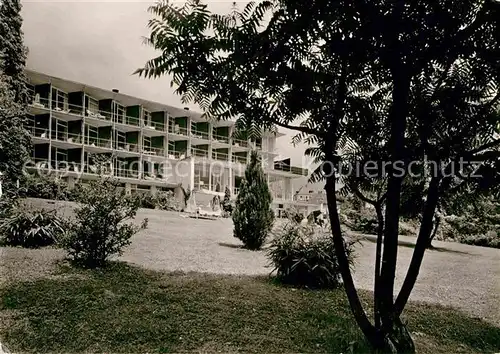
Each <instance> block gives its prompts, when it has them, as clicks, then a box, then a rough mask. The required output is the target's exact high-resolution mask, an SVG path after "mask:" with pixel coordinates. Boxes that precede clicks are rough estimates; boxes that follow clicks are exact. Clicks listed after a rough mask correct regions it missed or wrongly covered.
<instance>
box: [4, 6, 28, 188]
mask: <svg viewBox="0 0 500 354" xmlns="http://www.w3.org/2000/svg"><path fill="white" fill-rule="evenodd" d="M22 22H23V21H22V18H21V4H20V1H19V0H3V1H2V2H0V132H1V133H0V169H1V170H2V172H3V174H4V175H3V180H4V182H5V184H6V186H5V189H6V191H9V190H13V189H12V188H9V185H11V184H13V183H15V182H16V181H17V180H19V179H22V168H23V165H24V162H25V161H27V159H28V158H29V148H30V138H29V134H28V133H27V131H26V130H25V129H24V122H25V119H26V104H27V103H28V90H27V86H26V83H27V80H26V75H25V72H24V69H25V64H26V53H27V50H26V48H25V47H24V44H23V33H22V30H21V26H22Z"/></svg>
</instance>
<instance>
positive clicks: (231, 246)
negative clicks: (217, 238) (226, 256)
mask: <svg viewBox="0 0 500 354" xmlns="http://www.w3.org/2000/svg"><path fill="white" fill-rule="evenodd" d="M218 245H219V246H222V247H227V248H234V249H245V248H244V247H243V245H238V244H236V243H227V242H218Z"/></svg>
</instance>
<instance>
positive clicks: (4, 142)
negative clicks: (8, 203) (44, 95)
mask: <svg viewBox="0 0 500 354" xmlns="http://www.w3.org/2000/svg"><path fill="white" fill-rule="evenodd" d="M7 81H8V80H6V76H5V75H2V74H1V73H0V171H1V172H2V173H3V176H2V178H3V181H4V183H5V184H4V192H5V193H6V194H7V193H14V191H15V190H16V189H15V188H14V186H15V183H16V181H17V180H18V179H21V178H22V177H23V167H24V163H25V161H27V160H28V159H29V156H30V150H29V149H30V146H31V145H30V144H31V140H30V136H29V134H28V132H27V131H26V130H25V129H24V127H23V123H24V119H25V114H26V110H25V107H24V106H23V105H22V104H19V103H16V102H15V99H14V98H15V96H14V93H13V92H12V91H11V90H10V89H9V86H8V85H7V83H6V82H7Z"/></svg>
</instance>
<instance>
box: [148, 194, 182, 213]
mask: <svg viewBox="0 0 500 354" xmlns="http://www.w3.org/2000/svg"><path fill="white" fill-rule="evenodd" d="M140 201H141V208H146V209H158V210H169V211H172V210H177V209H178V206H177V203H176V200H175V198H174V194H173V192H171V191H166V192H157V193H156V194H155V195H153V194H151V193H145V194H143V195H142V196H141V197H140Z"/></svg>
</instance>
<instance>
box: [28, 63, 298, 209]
mask: <svg viewBox="0 0 500 354" xmlns="http://www.w3.org/2000/svg"><path fill="white" fill-rule="evenodd" d="M27 76H28V78H29V90H30V95H31V101H30V106H29V113H30V115H29V121H28V123H27V126H26V128H27V129H28V130H29V131H30V133H31V136H32V142H33V152H32V165H31V166H30V168H31V169H40V170H44V171H50V172H52V173H55V174H58V175H59V176H60V177H61V178H64V179H67V181H68V183H69V185H70V186H71V185H74V183H76V182H78V181H80V182H83V183H85V181H88V180H91V179H95V178H97V177H98V175H99V173H100V172H101V171H102V169H103V168H104V169H105V173H108V174H109V175H112V176H114V177H116V178H117V179H118V180H119V182H120V183H122V185H123V188H125V189H126V190H127V191H128V192H130V193H141V192H142V193H144V192H151V193H156V192H157V191H159V190H172V189H175V188H178V187H179V186H182V187H183V188H185V189H193V190H194V191H195V192H196V194H197V195H209V196H210V195H212V196H213V195H221V196H222V195H223V194H224V191H225V189H226V187H227V188H229V190H230V191H231V194H232V195H233V196H234V195H236V194H237V193H238V188H239V186H240V184H241V181H242V178H243V176H244V171H245V167H246V164H247V163H248V162H249V159H250V152H251V151H252V150H256V151H257V152H258V153H259V155H260V156H261V160H262V166H263V168H264V172H265V174H266V177H267V180H268V183H269V185H270V187H271V191H272V194H273V199H274V204H275V207H276V208H277V209H286V208H287V206H288V205H289V204H290V203H292V204H293V203H294V198H293V196H294V191H293V187H292V183H291V182H292V179H294V178H298V177H302V176H307V174H308V170H307V169H303V168H300V167H295V166H291V165H290V162H289V160H286V159H285V160H281V161H276V158H277V156H278V152H277V151H276V147H275V146H276V138H277V137H279V136H280V134H279V133H277V132H264V133H262V136H261V138H259V139H255V140H252V139H249V138H247V136H246V134H245V132H237V131H235V124H234V122H233V121H216V122H212V121H207V120H205V119H204V118H203V117H202V115H201V114H200V113H197V112H193V111H190V110H188V109H182V108H177V107H172V106H169V105H165V104H161V103H157V102H151V101H148V100H144V99H140V98H137V97H132V96H129V95H125V94H122V93H120V92H119V91H118V90H111V91H110V90H105V89H101V88H96V87H92V86H89V85H86V84H82V83H77V82H72V81H69V80H65V79H61V78H57V77H52V76H49V75H46V74H43V73H39V72H35V71H29V70H28V71H27ZM103 161H104V162H105V163H103ZM103 166H104V167H103ZM199 199H200V200H201V199H202V197H199Z"/></svg>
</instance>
